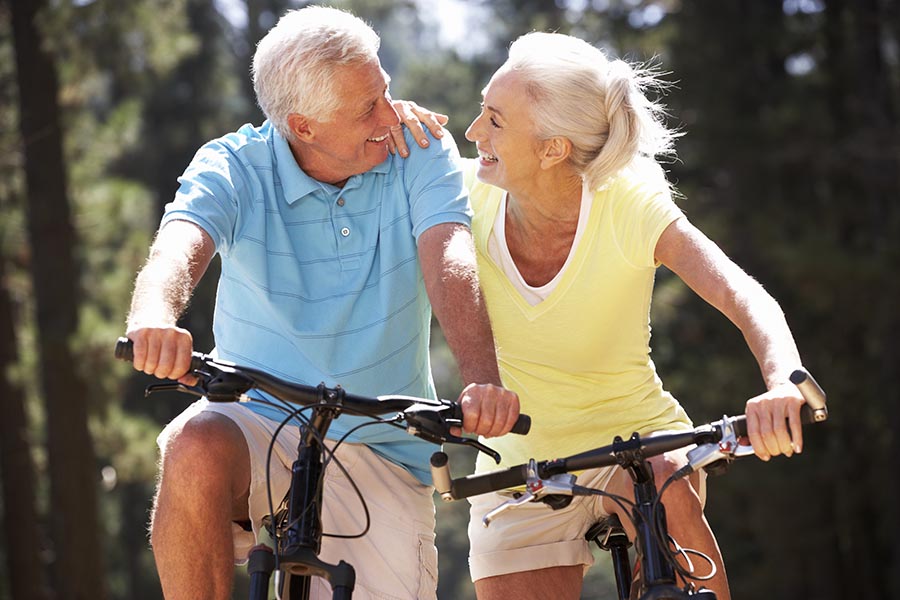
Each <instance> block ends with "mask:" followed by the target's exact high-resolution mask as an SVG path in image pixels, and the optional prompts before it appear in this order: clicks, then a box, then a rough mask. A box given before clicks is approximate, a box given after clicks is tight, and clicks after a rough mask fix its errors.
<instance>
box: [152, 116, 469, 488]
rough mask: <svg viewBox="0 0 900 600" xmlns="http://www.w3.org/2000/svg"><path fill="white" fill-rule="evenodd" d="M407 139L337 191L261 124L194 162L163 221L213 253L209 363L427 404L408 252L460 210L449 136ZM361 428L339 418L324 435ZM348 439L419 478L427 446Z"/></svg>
mask: <svg viewBox="0 0 900 600" xmlns="http://www.w3.org/2000/svg"><path fill="white" fill-rule="evenodd" d="M406 140H407V144H408V145H409V147H410V148H411V149H412V152H411V153H410V156H409V157H408V158H406V159H401V158H400V157H399V156H395V155H388V158H387V159H386V160H385V161H384V162H383V163H381V164H379V165H378V166H376V167H374V168H373V169H371V170H370V171H367V172H365V173H362V174H360V175H355V176H353V177H351V178H350V179H349V180H348V181H347V183H346V184H345V185H344V187H343V188H338V187H335V186H332V185H330V184H327V183H322V182H320V181H317V180H315V179H312V178H311V177H309V176H307V175H306V174H305V173H304V172H303V171H302V170H301V169H300V168H299V166H298V165H297V162H296V160H295V159H294V157H293V154H292V153H291V150H290V147H289V146H288V143H287V141H286V140H285V139H284V138H283V137H282V136H281V135H280V134H279V133H278V132H277V131H276V130H275V128H274V127H273V126H272V125H271V124H269V123H268V122H266V123H264V124H263V125H262V126H260V127H254V126H251V125H244V126H243V127H241V128H240V129H239V130H238V131H237V132H235V133H231V134H228V135H226V136H224V137H221V138H219V139H216V140H213V141H212V142H209V143H208V144H206V145H204V146H203V147H202V148H201V149H200V150H199V151H198V152H197V154H196V156H195V157H194V159H193V160H192V162H191V164H190V165H189V166H188V168H187V170H186V171H185V172H184V174H183V175H182V176H181V177H180V178H179V180H178V181H179V183H180V187H179V189H178V191H177V193H176V195H175V199H174V201H173V202H171V203H170V204H168V205H167V207H166V211H165V214H164V216H163V219H162V223H163V224H165V223H167V222H168V221H172V220H185V221H190V222H192V223H195V224H196V225H198V226H200V227H201V228H203V229H204V230H205V231H206V232H207V233H208V234H209V235H210V237H212V239H213V241H214V242H215V244H216V250H217V252H218V254H219V255H220V257H221V261H222V274H221V277H220V279H219V284H218V292H217V296H216V304H215V315H214V323H213V332H214V335H215V341H216V348H215V355H216V356H218V357H219V358H222V359H225V360H229V361H233V362H235V363H238V364H242V365H246V366H252V367H256V368H259V369H263V370H265V371H268V372H270V373H272V374H273V375H275V376H277V377H281V378H283V379H287V380H290V381H295V382H299V383H303V384H308V385H317V384H319V383H320V382H324V383H325V385H327V386H329V387H333V386H335V385H338V384H340V385H341V386H342V387H343V388H344V389H346V390H347V391H349V392H351V393H355V394H364V395H381V394H407V395H413V396H423V397H430V398H433V397H434V396H435V391H434V384H433V382H432V379H431V369H430V361H429V355H428V344H429V326H430V322H431V305H430V303H429V301H428V297H427V295H426V292H425V286H424V281H423V278H422V273H421V268H420V265H419V260H418V253H417V246H416V243H417V240H418V237H419V235H421V234H422V232H423V231H425V230H426V229H428V228H429V227H432V226H434V225H437V224H440V223H451V222H452V223H463V224H466V225H468V224H469V223H470V219H471V211H470V208H469V204H468V198H467V195H466V192H465V189H464V188H463V180H462V174H461V171H460V168H459V155H458V152H457V149H456V146H455V144H454V142H453V140H452V139H451V137H450V136H449V135H446V136H444V137H443V139H442V140H437V139H435V138H431V142H432V143H431V144H430V147H429V148H428V149H423V148H420V147H418V145H417V144H416V143H415V141H414V140H413V139H412V137H411V136H410V135H409V133H408V132H407V133H406ZM250 407H251V409H252V410H254V411H256V412H258V413H260V414H263V415H264V416H266V417H268V418H271V419H273V420H276V421H281V420H282V419H283V418H284V412H283V411H280V410H277V409H274V408H270V407H266V406H265V405H262V404H259V403H251V404H250ZM365 420H366V419H364V418H363V417H355V416H350V415H342V416H341V417H340V418H338V419H337V420H335V421H334V422H333V424H332V426H331V429H330V431H329V435H328V437H329V438H332V439H337V438H339V437H341V436H343V435H344V434H346V433H347V432H348V431H350V429H351V428H353V427H354V426H356V425H358V424H360V423H362V422H363V421H365ZM348 439H350V440H351V441H355V442H360V443H365V444H368V445H370V446H371V447H372V449H373V450H374V451H375V452H378V453H379V454H381V455H382V456H385V457H387V458H388V459H390V460H392V461H394V462H396V463H398V464H400V465H403V466H405V467H406V468H407V469H409V470H410V471H411V472H412V473H413V474H414V475H416V476H417V477H418V478H419V479H420V480H422V481H424V482H430V475H429V473H428V457H429V455H430V453H431V450H432V449H433V446H430V445H427V444H426V443H425V442H423V441H421V440H419V439H417V438H414V437H412V436H409V435H408V434H406V433H404V432H403V431H402V430H399V429H397V428H394V427H391V426H388V425H375V426H366V427H363V428H361V429H358V430H356V431H355V432H351V433H350V435H349V438H348Z"/></svg>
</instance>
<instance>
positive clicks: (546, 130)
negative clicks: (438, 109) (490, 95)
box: [499, 32, 678, 189]
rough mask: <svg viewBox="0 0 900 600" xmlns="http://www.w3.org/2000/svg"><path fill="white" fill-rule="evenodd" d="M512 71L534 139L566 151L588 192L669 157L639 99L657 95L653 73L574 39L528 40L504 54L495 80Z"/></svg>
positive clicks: (662, 132) (655, 110) (666, 136)
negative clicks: (564, 143) (557, 140)
mask: <svg viewBox="0 0 900 600" xmlns="http://www.w3.org/2000/svg"><path fill="white" fill-rule="evenodd" d="M508 70H512V71H515V72H516V73H517V74H518V75H519V77H521V81H522V82H523V84H524V86H525V90H526V94H528V97H529V100H530V105H531V113H532V117H533V119H534V128H535V132H536V134H537V135H538V137H540V138H541V139H549V138H551V137H554V136H562V137H565V138H567V139H568V140H569V141H570V142H571V143H572V154H571V156H570V161H571V163H572V165H573V167H574V168H575V169H576V170H577V171H578V172H579V173H580V174H581V175H582V176H583V177H584V178H585V180H586V181H587V183H588V184H589V185H590V186H591V188H592V189H596V188H597V187H599V186H601V185H603V183H604V182H605V181H606V180H607V179H608V178H609V177H611V176H613V175H615V174H616V173H618V172H619V171H620V170H621V169H623V168H625V167H627V166H629V165H631V164H632V163H633V162H634V161H635V160H636V159H638V158H641V157H649V158H655V157H657V156H660V155H668V154H674V150H673V142H674V139H675V137H677V135H678V134H677V133H676V132H674V131H672V130H670V129H668V128H667V127H666V126H665V124H664V122H663V117H664V112H663V108H662V106H661V105H659V104H657V103H655V102H652V101H651V100H649V99H648V98H647V96H646V95H645V93H644V92H645V90H646V89H648V88H650V87H662V84H661V83H660V82H659V81H658V80H657V79H656V78H655V76H654V74H653V72H651V71H650V70H647V69H643V68H641V67H638V66H632V65H630V64H628V63H626V62H624V61H622V60H612V61H611V60H609V59H607V57H606V55H604V53H603V52H602V51H601V50H599V49H598V48H595V47H594V46H591V45H590V44H588V43H587V42H585V41H583V40H580V39H578V38H575V37H572V36H568V35H563V34H560V33H539V32H535V33H529V34H526V35H523V36H522V37H520V38H519V39H517V40H516V41H515V42H513V44H512V45H511V46H510V49H509V59H508V60H507V61H506V63H505V64H504V65H503V66H502V67H501V68H500V71H499V72H504V71H508Z"/></svg>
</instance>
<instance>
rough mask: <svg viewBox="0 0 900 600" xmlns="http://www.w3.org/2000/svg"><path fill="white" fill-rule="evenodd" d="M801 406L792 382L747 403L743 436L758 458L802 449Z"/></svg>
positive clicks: (801, 399)
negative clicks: (748, 440) (745, 431)
mask: <svg viewBox="0 0 900 600" xmlns="http://www.w3.org/2000/svg"><path fill="white" fill-rule="evenodd" d="M803 403H804V400H803V396H801V395H800V390H798V389H797V387H796V386H795V385H794V384H792V383H783V384H781V385H779V386H777V387H774V388H772V389H771V390H769V391H768V392H766V393H765V394H760V395H759V396H757V397H756V398H751V399H750V400H749V401H748V402H747V407H746V413H747V437H749V438H750V443H751V444H752V445H753V450H754V452H756V455H757V456H758V457H759V458H761V459H762V460H769V459H770V458H771V457H773V456H778V455H779V454H784V455H785V456H791V455H792V454H794V453H795V452H796V453H798V454H799V453H800V452H801V451H802V450H803V431H802V430H803V426H802V424H801V421H800V407H801V406H802V405H803Z"/></svg>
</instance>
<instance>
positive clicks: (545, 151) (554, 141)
mask: <svg viewBox="0 0 900 600" xmlns="http://www.w3.org/2000/svg"><path fill="white" fill-rule="evenodd" d="M570 154H572V142H571V141H570V140H569V139H568V138H565V137H562V136H559V135H557V136H554V137H552V138H550V139H547V140H544V142H543V148H542V149H541V168H542V169H549V168H551V167H555V166H556V165H558V164H560V163H562V162H565V161H566V160H568V158H569V155H570Z"/></svg>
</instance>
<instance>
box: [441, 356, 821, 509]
mask: <svg viewBox="0 0 900 600" xmlns="http://www.w3.org/2000/svg"><path fill="white" fill-rule="evenodd" d="M795 379H796V381H795ZM791 381H792V382H793V383H794V384H795V385H797V388H798V389H799V390H800V393H801V395H802V396H803V398H804V400H806V404H804V405H803V406H802V407H801V421H802V422H803V423H818V422H821V421H824V420H825V419H827V417H828V411H827V409H826V408H825V401H826V397H825V392H824V391H823V390H822V388H821V387H819V384H818V383H816V381H815V379H813V378H812V376H811V375H810V374H809V373H807V372H806V371H805V370H797V371H794V373H793V374H791ZM746 435H747V423H746V417H745V416H744V415H739V416H736V417H727V416H726V417H723V418H722V420H720V421H714V422H712V423H709V424H706V425H701V426H700V427H697V428H695V429H693V430H691V431H684V432H677V433H669V434H662V435H654V436H650V437H645V438H641V437H640V436H639V435H638V434H634V435H633V436H632V437H631V438H630V439H628V440H622V438H620V437H616V439H615V441H614V442H613V443H612V444H610V445H608V446H603V447H601V448H596V449H594V450H588V451H587V452H582V453H580V454H575V455H573V456H569V457H566V458H557V459H552V460H545V461H541V462H537V463H533V462H532V463H528V464H521V465H516V466H514V467H509V468H507V469H500V470H497V471H491V472H488V473H483V474H480V475H469V476H468V477H461V478H458V479H453V478H451V476H450V469H449V464H448V463H449V459H448V458H447V455H446V454H444V453H443V452H436V453H434V454H433V455H432V457H431V473H432V479H433V480H434V487H435V490H437V492H438V493H439V494H441V497H442V498H443V499H444V500H448V501H449V500H460V499H462V498H468V497H469V496H478V495H481V494H487V493H490V492H495V491H498V490H504V489H509V488H516V487H520V486H522V485H525V483H526V481H527V479H528V477H529V468H530V467H532V468H533V467H534V466H536V475H537V477H539V478H540V479H547V478H550V477H552V476H553V475H559V474H562V473H570V472H572V471H581V470H584V469H596V468H601V467H609V466H613V465H616V464H619V461H618V458H617V455H619V454H621V453H623V452H629V451H639V452H641V454H642V455H643V456H644V457H651V456H657V455H659V454H663V453H665V452H669V451H671V450H676V449H678V448H683V447H685V446H689V445H691V444H696V445H698V446H702V445H705V444H712V445H719V448H718V449H719V450H721V451H722V453H724V454H725V455H726V456H727V455H731V456H734V455H735V454H736V453H737V451H738V449H737V448H736V447H727V448H722V447H721V442H722V440H723V437H726V436H727V437H728V438H729V442H728V443H729V444H731V445H733V446H736V445H737V438H740V437H744V436H746ZM742 447H743V448H750V447H749V446H742ZM706 464H708V463H706ZM700 466H704V465H700Z"/></svg>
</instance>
